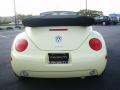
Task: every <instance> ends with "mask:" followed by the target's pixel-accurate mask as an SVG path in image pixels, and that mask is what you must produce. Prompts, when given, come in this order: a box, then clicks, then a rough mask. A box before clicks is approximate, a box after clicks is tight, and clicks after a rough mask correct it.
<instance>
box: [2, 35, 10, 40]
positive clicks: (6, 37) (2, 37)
mask: <svg viewBox="0 0 120 90" xmlns="http://www.w3.org/2000/svg"><path fill="white" fill-rule="evenodd" d="M0 38H7V39H8V38H9V37H7V36H3V35H0Z"/></svg>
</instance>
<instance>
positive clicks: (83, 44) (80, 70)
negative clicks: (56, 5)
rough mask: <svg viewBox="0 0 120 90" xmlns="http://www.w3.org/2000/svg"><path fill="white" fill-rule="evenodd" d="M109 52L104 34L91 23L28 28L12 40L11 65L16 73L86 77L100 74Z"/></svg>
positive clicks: (56, 76)
mask: <svg viewBox="0 0 120 90" xmlns="http://www.w3.org/2000/svg"><path fill="white" fill-rule="evenodd" d="M106 55H107V51H106V45H105V42H104V39H103V37H102V36H101V35H100V34H99V33H98V32H96V31H92V27H91V26H42V27H26V28H25V31H24V32H23V33H21V34H19V35H17V36H16V38H15V40H14V42H13V46H12V50H11V58H12V60H11V64H12V68H13V70H14V72H15V74H16V75H17V76H24V77H42V78H68V77H83V76H93V75H101V74H102V72H103V71H104V69H105V66H106V62H107V59H106Z"/></svg>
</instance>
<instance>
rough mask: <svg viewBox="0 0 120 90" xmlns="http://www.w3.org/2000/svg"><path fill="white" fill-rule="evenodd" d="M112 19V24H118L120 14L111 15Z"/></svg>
mask: <svg viewBox="0 0 120 90" xmlns="http://www.w3.org/2000/svg"><path fill="white" fill-rule="evenodd" d="M109 17H110V19H111V24H112V25H116V24H118V23H119V17H118V16H109Z"/></svg>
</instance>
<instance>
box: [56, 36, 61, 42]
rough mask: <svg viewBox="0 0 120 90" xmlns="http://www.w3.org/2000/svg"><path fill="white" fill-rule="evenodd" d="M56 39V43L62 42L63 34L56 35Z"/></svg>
mask: <svg viewBox="0 0 120 90" xmlns="http://www.w3.org/2000/svg"><path fill="white" fill-rule="evenodd" d="M55 41H56V43H60V42H62V36H60V35H58V36H56V37H55Z"/></svg>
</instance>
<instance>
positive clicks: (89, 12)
mask: <svg viewBox="0 0 120 90" xmlns="http://www.w3.org/2000/svg"><path fill="white" fill-rule="evenodd" d="M78 14H79V15H81V16H92V17H96V16H101V15H103V12H102V11H96V10H89V9H88V10H86V9H83V10H80V11H79V12H78Z"/></svg>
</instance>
